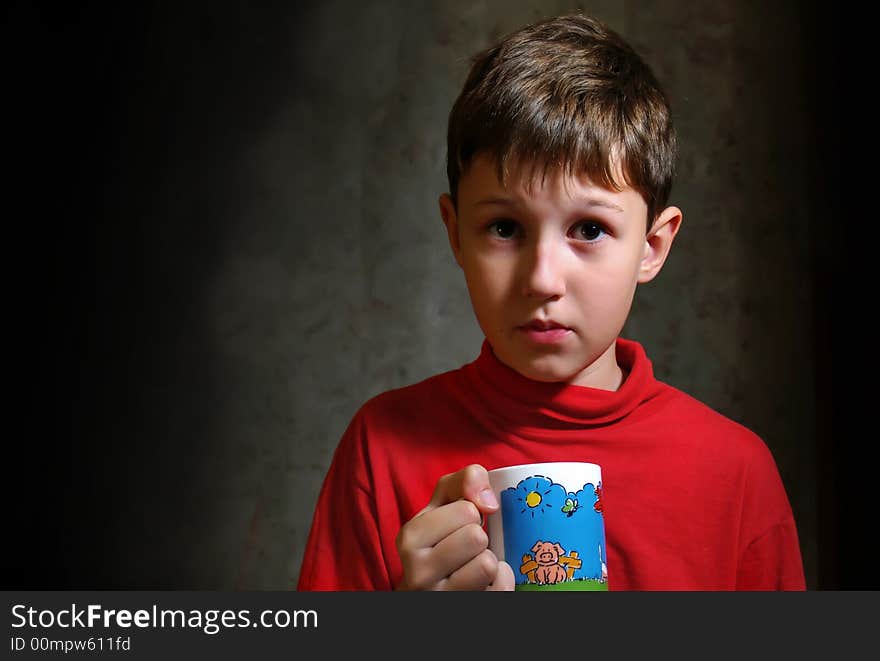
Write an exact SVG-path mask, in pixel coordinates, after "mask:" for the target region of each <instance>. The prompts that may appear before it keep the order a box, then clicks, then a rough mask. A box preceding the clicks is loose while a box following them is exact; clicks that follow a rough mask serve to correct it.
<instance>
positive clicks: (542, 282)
mask: <svg viewBox="0 0 880 661" xmlns="http://www.w3.org/2000/svg"><path fill="white" fill-rule="evenodd" d="M523 269H524V273H523V294H524V295H525V296H527V297H530V298H538V299H541V300H545V299H548V298H559V297H560V296H562V295H563V294H565V278H564V277H563V269H562V264H561V262H560V259H559V255H557V254H556V251H555V250H554V249H553V246H551V245H548V244H547V243H542V242H539V243H536V244H535V245H534V246H532V249H531V250H529V251H527V254H526V259H525V263H524V265H523Z"/></svg>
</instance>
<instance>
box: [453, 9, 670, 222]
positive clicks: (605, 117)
mask: <svg viewBox="0 0 880 661" xmlns="http://www.w3.org/2000/svg"><path fill="white" fill-rule="evenodd" d="M675 152H676V144H675V131H674V130H673V126H672V118H671V114H670V109H669V102H668V100H667V99H666V95H665V94H664V93H663V91H662V89H661V88H660V85H659V83H658V82H657V79H656V78H655V77H654V74H653V72H652V71H651V69H650V68H649V67H648V65H647V64H645V62H643V61H642V59H641V57H639V55H638V54H637V53H636V52H635V51H634V50H633V48H632V47H631V46H630V45H629V44H628V43H627V42H626V41H625V40H624V39H623V38H622V37H620V36H619V35H618V34H617V33H615V32H613V31H612V30H610V29H609V28H608V27H607V26H605V25H603V24H602V23H600V22H599V21H597V20H596V19H594V18H591V17H589V16H585V15H583V14H572V15H567V16H560V17H556V18H550V19H545V20H542V21H539V22H537V23H533V24H531V25H528V26H526V27H524V28H522V29H520V30H518V31H516V32H514V33H512V34H510V35H508V36H507V37H505V38H503V39H502V40H501V41H500V42H498V43H497V44H496V45H495V46H493V47H491V48H489V49H487V50H485V51H483V52H481V53H478V54H477V55H476V56H475V57H474V58H473V63H472V66H471V70H470V73H469V75H468V77H467V80H466V81H465V84H464V87H463V88H462V91H461V93H460V94H459V96H458V99H456V101H455V104H454V105H453V107H452V110H451V112H450V114H449V130H448V134H447V159H446V173H447V176H448V177H449V192H450V195H451V196H452V199H453V201H457V189H458V182H459V179H460V177H461V176H462V174H463V173H464V172H465V170H466V169H467V167H468V166H469V165H470V163H471V162H472V160H473V159H474V157H476V156H477V155H480V154H485V155H488V156H490V157H492V158H493V159H494V161H495V162H496V164H497V165H498V177H499V179H500V180H501V181H502V182H503V181H504V180H505V176H506V172H507V168H508V166H509V164H510V163H512V162H520V163H524V164H528V165H529V167H532V168H534V167H538V168H540V169H541V171H542V174H546V172H547V170H548V169H551V170H552V169H556V168H563V169H564V171H565V172H566V173H567V174H570V175H571V174H586V175H587V176H589V177H590V178H591V179H593V181H595V182H596V183H597V184H599V185H602V186H605V187H606V188H610V189H619V188H620V187H621V185H623V184H628V185H630V186H631V187H632V188H633V189H635V190H637V191H638V192H639V193H641V195H642V197H643V198H644V199H645V202H646V203H647V205H648V227H649V228H650V227H651V225H652V223H653V221H654V219H655V218H656V216H657V214H658V213H660V211H661V210H662V209H663V208H664V207H665V206H666V202H667V200H668V199H669V193H670V190H671V189H672V179H673V175H674V170H675ZM615 159H619V161H618V162H619V165H620V167H621V169H622V172H623V176H624V178H625V181H624V182H618V181H616V179H615V176H614V164H615Z"/></svg>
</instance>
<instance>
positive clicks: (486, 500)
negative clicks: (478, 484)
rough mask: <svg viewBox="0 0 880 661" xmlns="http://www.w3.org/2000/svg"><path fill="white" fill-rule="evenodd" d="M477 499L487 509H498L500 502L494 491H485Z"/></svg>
mask: <svg viewBox="0 0 880 661" xmlns="http://www.w3.org/2000/svg"><path fill="white" fill-rule="evenodd" d="M477 498H479V500H480V502H481V503H483V505H485V506H486V507H498V500H497V499H496V498H495V494H494V493H493V491H492V489H483V490H482V491H481V492H480V493H479V494H478V495H477Z"/></svg>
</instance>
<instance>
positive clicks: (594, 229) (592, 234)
mask: <svg viewBox="0 0 880 661" xmlns="http://www.w3.org/2000/svg"><path fill="white" fill-rule="evenodd" d="M604 233H605V230H604V229H603V228H602V226H601V225H600V224H599V223H594V222H593V221H590V220H585V221H584V222H582V223H578V224H577V225H575V226H574V229H573V231H572V234H573V238H575V239H580V240H582V241H597V240H598V239H600V238H601V237H602V235H603V234H604Z"/></svg>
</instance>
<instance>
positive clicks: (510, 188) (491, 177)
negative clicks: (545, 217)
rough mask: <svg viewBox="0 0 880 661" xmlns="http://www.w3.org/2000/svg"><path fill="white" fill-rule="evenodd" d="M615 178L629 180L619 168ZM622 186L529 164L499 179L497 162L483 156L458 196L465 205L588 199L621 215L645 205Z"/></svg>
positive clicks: (514, 167) (509, 170) (464, 179)
mask: <svg viewBox="0 0 880 661" xmlns="http://www.w3.org/2000/svg"><path fill="white" fill-rule="evenodd" d="M614 178H615V181H617V182H624V181H625V177H624V176H623V173H622V171H621V169H620V167H619V166H615V168H614ZM620 186H621V187H620V188H619V189H615V188H606V187H604V186H601V185H599V184H598V183H596V182H595V181H593V180H592V179H591V178H590V177H589V175H587V174H586V173H573V174H568V173H566V172H565V171H564V170H563V169H562V168H558V167H557V168H544V167H543V165H538V164H536V163H531V162H527V161H525V162H524V161H517V162H514V163H511V164H510V165H509V166H508V167H507V170H506V172H505V173H504V175H503V179H502V178H499V170H498V165H497V162H496V161H495V159H493V158H492V157H490V156H485V155H479V156H477V157H475V158H474V159H473V160H472V161H471V163H470V165H469V166H468V168H467V169H466V170H465V171H464V172H463V173H462V177H461V179H460V181H459V190H458V196H459V199H460V200H461V201H462V202H463V203H465V204H468V203H470V204H480V203H483V202H499V203H500V202H508V203H512V204H526V203H528V202H529V201H531V200H533V199H535V198H540V199H548V198H552V199H557V200H577V199H579V198H583V197H585V196H588V197H589V198H590V199H591V200H593V201H594V202H597V203H598V206H607V207H608V208H609V209H611V210H616V211H621V212H622V211H625V210H627V207H632V206H633V204H636V205H637V206H641V205H639V204H638V203H639V202H641V203H642V204H644V200H643V199H642V196H641V194H639V193H638V192H637V191H635V190H634V189H633V188H631V187H630V186H629V185H628V184H625V183H623V184H620Z"/></svg>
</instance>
